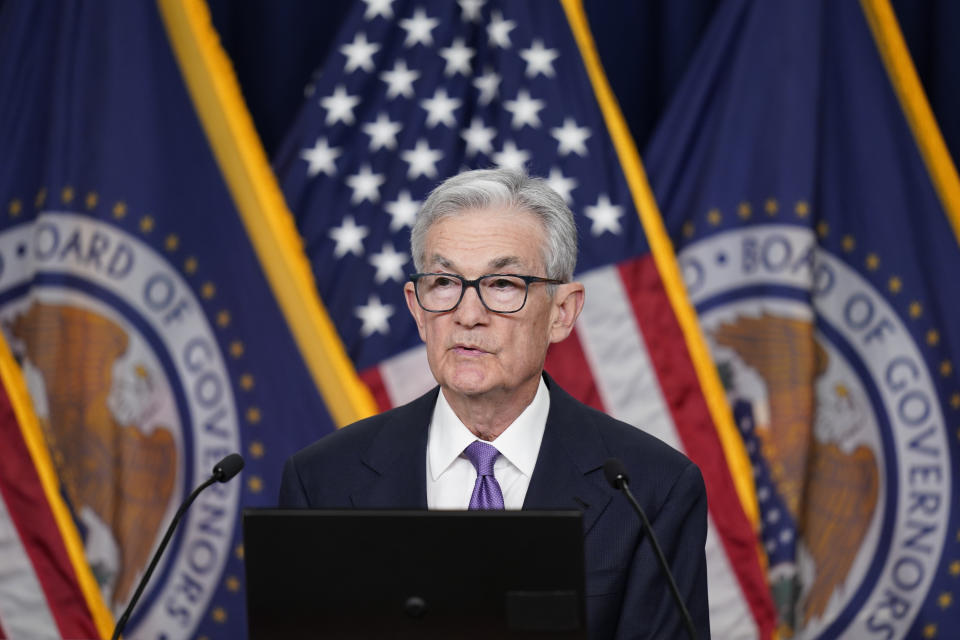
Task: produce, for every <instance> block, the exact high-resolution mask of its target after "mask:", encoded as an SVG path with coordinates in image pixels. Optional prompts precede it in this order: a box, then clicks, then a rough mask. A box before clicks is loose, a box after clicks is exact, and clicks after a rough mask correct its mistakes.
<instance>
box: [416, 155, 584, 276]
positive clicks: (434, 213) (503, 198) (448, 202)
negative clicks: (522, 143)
mask: <svg viewBox="0 0 960 640" xmlns="http://www.w3.org/2000/svg"><path fill="white" fill-rule="evenodd" d="M494 208H496V209H512V210H515V211H526V212H528V213H532V214H533V215H535V216H536V217H537V218H538V219H539V220H540V221H541V222H542V223H543V227H544V229H545V231H546V244H545V245H544V246H543V248H542V251H543V265H544V267H545V268H546V272H547V273H546V276H547V277H548V278H553V279H556V280H563V281H564V282H570V281H571V280H572V279H573V271H574V269H575V268H576V266H577V226H576V224H575V223H574V221H573V212H571V211H570V207H568V206H567V204H566V202H564V201H563V198H562V197H561V196H560V194H558V193H557V192H556V191H554V190H553V189H552V188H551V187H550V185H549V184H547V181H546V180H544V179H542V178H533V177H530V176H528V175H527V174H526V172H524V171H523V170H520V169H477V170H475V171H465V172H463V173H460V174H458V175H455V176H452V177H450V178H447V179H446V180H444V181H443V182H442V183H441V184H440V185H439V186H437V187H436V188H435V189H434V190H433V191H432V192H431V193H430V196H429V197H428V198H427V200H426V202H424V204H423V207H422V208H421V209H420V212H419V213H418V214H417V218H416V222H415V223H414V225H413V230H411V232H410V249H411V252H412V253H413V264H414V268H416V270H417V271H423V267H424V264H425V263H426V240H427V232H428V231H429V230H430V227H431V226H432V225H433V223H435V222H437V221H438V220H440V219H441V218H445V217H447V216H451V215H456V214H458V213H461V212H464V211H470V210H474V211H476V210H482V209H494Z"/></svg>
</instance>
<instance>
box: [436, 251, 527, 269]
mask: <svg viewBox="0 0 960 640" xmlns="http://www.w3.org/2000/svg"><path fill="white" fill-rule="evenodd" d="M430 264H438V265H440V266H441V267H442V268H444V269H448V270H450V271H457V268H456V265H455V264H454V263H453V261H451V260H449V259H447V258H445V257H444V256H442V255H440V254H434V255H433V256H432V260H431V261H430ZM487 265H488V267H487V268H488V269H490V271H491V273H496V272H497V271H499V270H500V269H503V268H504V267H510V266H515V265H517V266H522V265H523V260H521V259H520V257H519V256H501V257H499V258H494V259H493V260H491V261H490V262H488V263H487Z"/></svg>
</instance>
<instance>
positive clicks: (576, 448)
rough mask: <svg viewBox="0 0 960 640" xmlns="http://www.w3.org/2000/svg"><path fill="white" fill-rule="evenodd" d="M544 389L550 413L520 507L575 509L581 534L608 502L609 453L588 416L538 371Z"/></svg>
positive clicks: (589, 526) (577, 404)
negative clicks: (580, 517)
mask: <svg viewBox="0 0 960 640" xmlns="http://www.w3.org/2000/svg"><path fill="white" fill-rule="evenodd" d="M544 379H545V380H546V383H547V387H548V388H549V389H550V413H549V415H548V416H547V428H546V430H545V431H544V433H543V443H542V444H541V445H540V454H539V456H538V457H537V465H536V467H534V470H533V477H532V478H531V479H530V487H529V488H528V489H527V497H526V499H525V500H524V502H523V508H524V509H579V510H581V511H582V512H583V530H584V533H586V532H588V531H590V529H591V527H593V525H594V523H596V521H597V518H598V517H599V516H600V514H601V513H603V511H604V509H606V507H607V504H608V503H609V502H610V498H611V494H612V490H607V489H606V483H605V481H604V480H603V462H604V460H606V458H607V457H609V453H608V452H607V450H606V447H605V446H604V444H603V441H602V440H601V439H600V435H599V434H598V433H597V430H596V427H595V426H594V424H593V419H592V416H591V415H590V413H589V412H587V411H585V410H584V409H583V406H582V405H581V404H580V403H579V402H577V401H576V400H574V399H573V398H572V397H571V396H570V395H568V394H567V393H566V392H565V391H564V390H563V389H561V388H560V386H559V385H558V384H557V383H556V382H554V381H553V380H552V379H551V378H550V376H549V375H547V374H546V373H544Z"/></svg>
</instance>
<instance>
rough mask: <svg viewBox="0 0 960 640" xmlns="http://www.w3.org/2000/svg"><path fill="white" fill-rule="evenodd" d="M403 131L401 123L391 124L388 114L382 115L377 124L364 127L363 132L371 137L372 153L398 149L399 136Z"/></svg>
mask: <svg viewBox="0 0 960 640" xmlns="http://www.w3.org/2000/svg"><path fill="white" fill-rule="evenodd" d="M401 129H403V125H401V124H400V123H399V122H391V120H390V118H388V117H387V114H385V113H381V114H380V115H379V116H377V119H376V121H375V122H371V123H369V124H365V125H363V132H364V133H365V134H367V135H368V136H370V153H373V152H374V151H377V150H378V149H396V148H397V134H398V133H400V131H401Z"/></svg>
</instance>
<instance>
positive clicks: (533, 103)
mask: <svg viewBox="0 0 960 640" xmlns="http://www.w3.org/2000/svg"><path fill="white" fill-rule="evenodd" d="M503 106H504V108H505V109H506V110H507V111H509V112H510V113H512V114H513V120H512V121H511V122H510V125H511V126H512V127H513V128H514V129H522V128H523V126H524V125H530V126H531V127H539V126H540V116H539V115H538V114H539V112H540V110H541V109H543V108H544V107H545V106H546V103H544V101H543V100H534V99H533V98H531V97H530V92H529V91H527V90H526V89H520V91H519V92H518V93H517V99H516V100H507V101H505V102H504V103H503Z"/></svg>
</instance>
